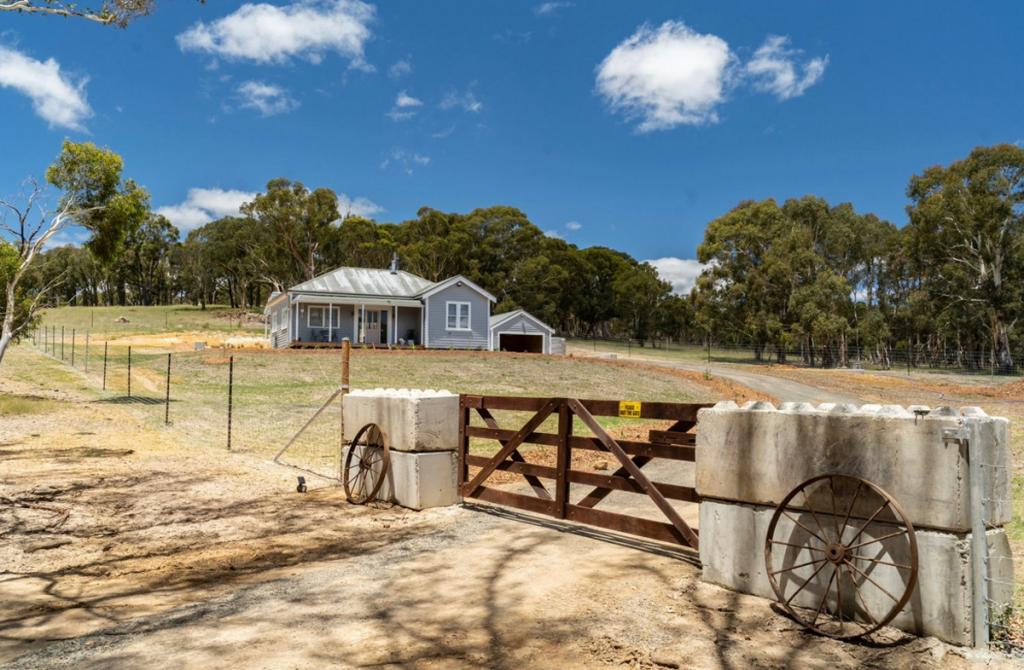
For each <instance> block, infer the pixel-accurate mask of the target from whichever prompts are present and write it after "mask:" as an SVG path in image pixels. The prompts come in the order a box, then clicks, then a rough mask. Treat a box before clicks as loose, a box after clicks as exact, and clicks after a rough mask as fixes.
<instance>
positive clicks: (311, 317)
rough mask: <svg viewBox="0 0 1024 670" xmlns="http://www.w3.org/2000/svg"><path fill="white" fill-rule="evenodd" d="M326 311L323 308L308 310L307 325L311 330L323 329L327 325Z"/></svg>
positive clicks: (310, 308)
mask: <svg viewBox="0 0 1024 670" xmlns="http://www.w3.org/2000/svg"><path fill="white" fill-rule="evenodd" d="M324 311H325V310H324V308H323V307H309V308H307V311H306V325H307V326H309V327H310V328H323V327H324V326H325V325H326V323H325V320H324Z"/></svg>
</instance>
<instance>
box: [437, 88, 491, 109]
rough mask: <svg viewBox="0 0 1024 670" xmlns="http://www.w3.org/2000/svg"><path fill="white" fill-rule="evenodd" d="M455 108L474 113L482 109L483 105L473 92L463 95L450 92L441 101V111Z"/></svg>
mask: <svg viewBox="0 0 1024 670" xmlns="http://www.w3.org/2000/svg"><path fill="white" fill-rule="evenodd" d="M455 107H461V108H462V109H464V110H466V111H467V112H474V113H476V112H479V111H480V110H482V109H483V108H484V103H482V102H480V101H479V100H477V99H476V95H474V94H473V91H466V92H465V93H459V92H458V91H451V92H449V93H448V94H447V95H446V96H444V99H442V100H441V109H453V108H455Z"/></svg>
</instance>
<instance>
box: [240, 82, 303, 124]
mask: <svg viewBox="0 0 1024 670" xmlns="http://www.w3.org/2000/svg"><path fill="white" fill-rule="evenodd" d="M238 95H239V96H240V97H241V100H242V102H241V105H242V107H244V108H246V109H255V110H257V111H258V112H259V113H260V114H262V115H263V116H274V115H275V114H285V113H287V112H290V111H292V110H294V109H295V108H296V107H298V106H299V102H298V101H297V100H295V99H294V98H292V97H291V95H289V93H288V91H287V90H285V89H283V88H281V87H280V86H275V85H274V84H267V83H264V82H262V81H247V82H245V83H243V84H242V85H241V86H239V87H238Z"/></svg>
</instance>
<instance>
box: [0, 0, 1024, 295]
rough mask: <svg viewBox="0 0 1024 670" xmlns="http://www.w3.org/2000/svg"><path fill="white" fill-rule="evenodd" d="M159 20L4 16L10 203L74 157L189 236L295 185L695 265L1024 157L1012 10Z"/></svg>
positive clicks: (546, 11)
mask: <svg viewBox="0 0 1024 670" xmlns="http://www.w3.org/2000/svg"><path fill="white" fill-rule="evenodd" d="M158 5H159V7H158V11H157V12H156V13H155V14H153V15H152V16H149V17H146V18H143V19H140V20H138V21H137V22H135V23H133V24H132V25H131V26H130V27H129V28H128V29H127V30H118V29H113V28H107V27H102V26H98V25H94V24H91V23H88V22H84V21H74V20H60V19H53V18H42V17H34V16H25V15H20V16H19V15H13V14H10V13H0V110H2V118H3V120H4V123H3V124H2V126H0V146H2V147H3V156H4V160H3V161H0V191H2V192H3V193H5V194H10V193H13V192H15V191H17V189H18V185H19V184H20V183H21V182H22V180H23V179H24V178H26V177H28V176H32V175H41V173H42V171H43V170H44V168H45V166H46V165H47V164H48V163H49V162H50V161H52V159H53V158H54V157H55V156H56V154H57V153H58V151H59V146H60V142H61V140H62V139H64V138H65V137H68V138H71V139H75V140H91V141H94V142H97V143H99V144H102V145H105V146H109V147H111V148H112V149H114V150H116V151H118V152H119V153H121V154H122V155H123V156H124V158H125V162H126V174H127V175H128V176H131V177H133V178H135V179H136V180H138V181H139V182H141V183H142V184H144V185H145V186H146V188H148V189H149V191H150V192H151V194H152V196H153V204H154V206H155V207H160V208H163V211H164V212H165V213H167V214H168V215H169V216H170V217H171V218H172V219H173V220H175V222H176V223H177V224H178V225H179V226H180V227H181V228H183V229H187V228H189V227H190V226H194V225H198V224H199V223H202V221H204V220H206V219H209V218H210V217H212V216H217V215H221V214H224V213H227V212H230V211H232V210H233V209H234V208H236V207H237V203H238V202H239V201H240V200H241V199H244V197H245V195H246V194H248V193H252V192H255V191H259V190H260V189H261V188H262V187H263V186H264V185H265V183H266V182H267V180H269V179H271V178H274V177H278V176H285V177H289V178H292V179H297V180H300V181H302V182H304V183H305V184H307V185H308V186H310V187H316V186H327V187H330V188H332V189H334V190H335V191H337V192H338V193H339V194H344V195H345V207H348V208H351V210H352V211H357V212H360V213H366V214H370V215H372V216H373V217H375V218H377V219H378V220H382V221H398V220H402V219H405V218H410V217H413V216H415V212H416V210H417V209H418V208H419V207H421V206H423V205H429V206H432V207H435V208H439V209H443V210H451V211H468V210H470V209H472V208H474V207H481V206H488V205H493V204H506V205H513V206H516V207H519V208H521V209H523V210H524V211H525V212H526V213H527V214H528V215H529V216H530V218H531V219H532V220H533V221H534V222H535V223H536V224H537V225H539V226H540V227H541V228H543V229H544V230H546V231H549V232H550V233H551V234H557V235H560V236H562V237H565V238H566V239H567V240H569V241H571V242H573V243H576V244H578V245H580V246H589V245H596V244H600V245H607V246H611V247H615V248H619V249H623V250H625V251H628V252H629V253H631V254H633V255H634V256H636V257H637V258H640V259H662V258H678V259H689V258H692V257H693V256H694V252H695V249H696V246H697V245H698V244H699V243H700V240H701V237H702V234H703V229H704V227H705V225H706V224H707V223H708V222H709V221H710V220H712V219H714V218H715V217H716V216H719V215H721V214H723V213H724V212H726V211H728V210H729V209H730V208H732V207H733V206H735V205H736V204H737V203H738V202H739V201H741V200H744V199H750V198H764V197H776V198H779V199H784V198H787V197H792V196H800V195H804V194H808V193H813V194H817V195H820V196H823V197H825V198H827V199H828V200H830V201H832V202H843V201H850V202H852V203H853V204H854V206H855V207H856V208H857V209H858V210H860V211H871V212H875V213H877V214H879V215H880V216H882V217H884V218H887V219H889V220H891V221H893V222H895V223H897V224H900V225H902V223H903V222H904V220H905V215H904V211H903V208H904V206H905V204H906V199H905V196H904V189H905V187H906V183H907V180H908V178H909V177H910V176H911V175H912V174H914V173H915V172H918V171H920V170H921V169H923V168H924V167H926V166H928V165H932V164H935V163H948V162H950V161H952V160H955V159H957V158H959V157H961V156H964V155H966V154H967V153H968V152H969V151H970V150H971V148H972V147H974V146H976V145H979V144H992V143H997V142H1019V141H1021V140H1022V138H1024V127H1022V126H1024V114H1022V112H1024V87H1021V86H1020V85H1019V81H1020V66H1021V63H1022V62H1024V58H1022V56H1024V47H1022V46H1021V45H1022V44H1024V42H1022V41H1021V40H1020V39H1019V36H1020V33H1021V28H1022V27H1024V21H1022V19H1024V8H1022V5H1021V4H1020V3H1018V2H992V3H986V4H985V6H984V10H983V11H982V10H981V9H980V8H979V6H978V5H975V4H969V3H956V4H954V3H939V2H900V3H821V2H785V3H782V2H778V3H776V2H761V3H749V2H743V3H740V2H714V3H711V2H708V3H690V2H618V3H606V2H600V3H598V2H582V1H576V2H546V3H545V2H500V3H499V2H470V1H469V0H466V1H463V2H454V1H437V2H429V3H426V2H393V3H388V2H379V3H375V4H366V3H360V2H355V1H353V0H323V1H316V2H300V3H284V2H276V3H271V4H259V3H257V4H253V3H248V4H247V3H239V2H229V1H226V0H214V1H212V2H208V3H207V4H205V5H199V4H196V3H192V2H188V1H187V0H177V1H176V2H169V1H167V0H163V1H162V2H161V1H160V0H158ZM661 266H662V267H663V268H664V269H665V272H666V274H669V275H672V276H673V278H674V279H677V281H679V282H680V283H683V282H685V277H684V275H687V274H688V273H692V271H693V270H694V266H693V265H692V264H690V263H682V262H681V263H675V264H672V263H662V264H661Z"/></svg>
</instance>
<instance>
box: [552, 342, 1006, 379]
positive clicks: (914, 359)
mask: <svg viewBox="0 0 1024 670" xmlns="http://www.w3.org/2000/svg"><path fill="white" fill-rule="evenodd" d="M569 344H571V345H573V346H575V347H577V348H584V349H591V350H593V351H602V352H607V353H613V354H616V355H620V356H626V357H631V356H643V355H644V354H647V355H657V356H666V357H674V358H680V359H683V360H691V361H694V362H697V361H702V362H707V363H748V364H755V365H778V364H785V365H792V366H797V367H816V368H837V367H839V368H852V369H863V370H895V371H900V370H905V371H907V372H908V373H909V372H922V371H934V372H942V371H948V372H959V373H968V374H983V375H1011V376H1019V375H1024V354H1017V355H1015V356H1012V357H1011V359H1010V361H1009V362H1000V360H999V359H998V357H997V356H995V355H994V353H993V352H992V350H991V349H976V350H964V349H961V348H956V347H941V346H926V345H922V346H920V347H910V348H908V347H884V348H879V347H873V348H870V349H869V348H866V347H858V346H856V345H853V346H849V347H846V348H843V349H842V350H840V349H839V348H837V347H834V346H833V347H819V348H814V349H810V348H806V347H784V348H782V349H776V348H774V347H769V346H755V345H753V344H731V343H722V342H712V343H711V344H710V345H709V344H708V343H706V342H705V343H688V342H680V341H675V340H669V339H648V340H638V339H631V338H586V339H584V338H575V339H573V338H570V339H569Z"/></svg>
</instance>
